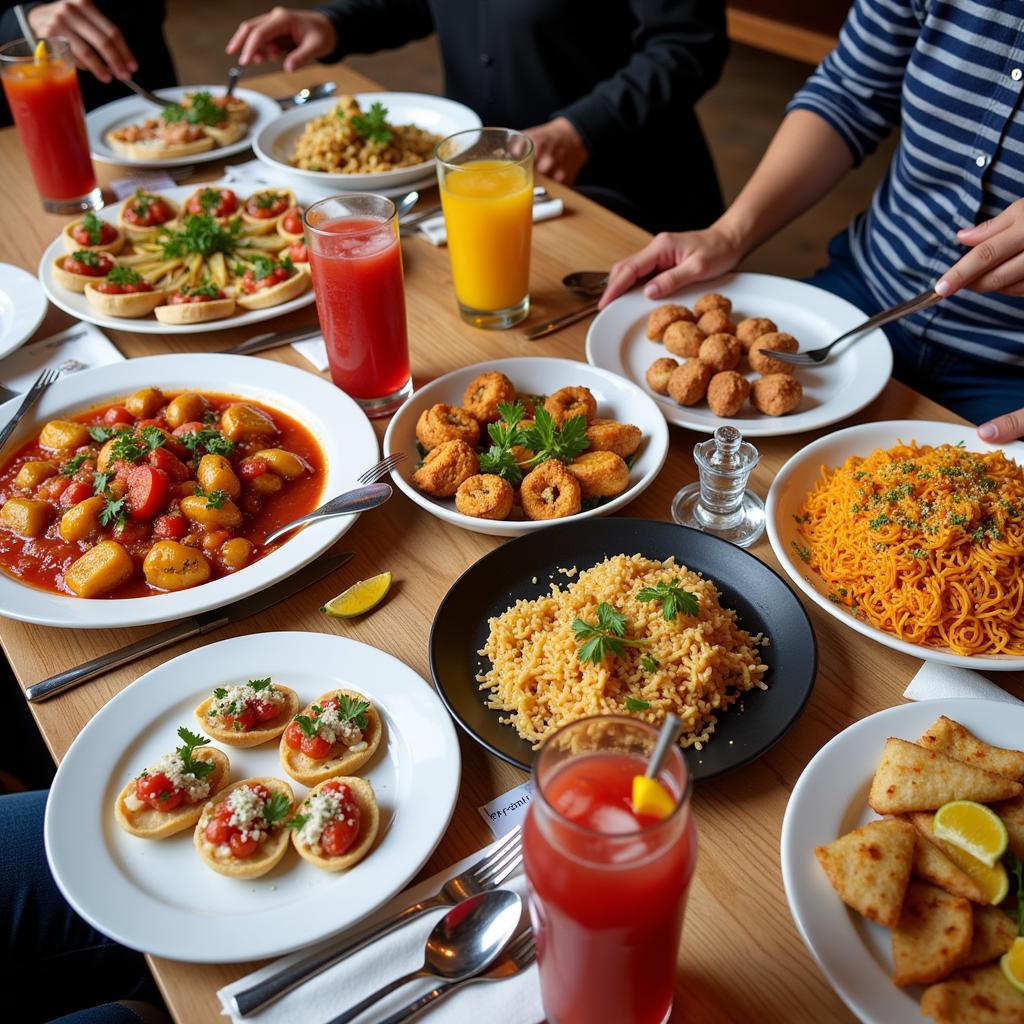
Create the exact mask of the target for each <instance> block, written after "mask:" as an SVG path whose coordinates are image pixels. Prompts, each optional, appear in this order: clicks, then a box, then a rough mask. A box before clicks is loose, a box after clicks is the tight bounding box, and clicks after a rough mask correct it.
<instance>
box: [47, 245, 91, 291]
mask: <svg viewBox="0 0 1024 1024" xmlns="http://www.w3.org/2000/svg"><path fill="white" fill-rule="evenodd" d="M75 251H76V252H77V251H78V250H77V249H76V250H75ZM70 255H71V254H70V253H66V254H65V255H64V256H57V257H56V258H55V259H54V261H53V263H52V264H51V266H52V267H53V271H52V273H53V279H54V281H56V282H57V284H59V285H60V286H61V288H67V289H68V291H72V292H78V293H79V294H82V293H83V292H84V291H85V286H86V285H87V284H95V283H96V282H97V281H102V280H103V278H102V277H91V276H90V275H89V274H73V273H71V271H70V270H65V269H64V260H65V259H66V258H67V256H70Z"/></svg>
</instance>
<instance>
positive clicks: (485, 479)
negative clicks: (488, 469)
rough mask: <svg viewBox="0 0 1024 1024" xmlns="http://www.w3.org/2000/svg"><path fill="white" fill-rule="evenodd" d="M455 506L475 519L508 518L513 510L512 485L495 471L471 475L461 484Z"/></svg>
mask: <svg viewBox="0 0 1024 1024" xmlns="http://www.w3.org/2000/svg"><path fill="white" fill-rule="evenodd" d="M455 507H456V508H457V509H458V510H459V511H460V512H461V513H462V514H463V515H464V516H473V517H474V518H475V519H508V517H509V513H510V512H511V511H512V485H511V484H510V483H509V482H508V481H507V480H504V479H502V478H501V477H500V476H497V475H496V474H494V473H482V474H479V475H477V476H471V477H470V478H469V479H468V480H463V481H462V483H461V484H459V489H458V490H457V491H456V492H455Z"/></svg>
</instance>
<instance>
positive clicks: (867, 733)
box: [780, 697, 1024, 1024]
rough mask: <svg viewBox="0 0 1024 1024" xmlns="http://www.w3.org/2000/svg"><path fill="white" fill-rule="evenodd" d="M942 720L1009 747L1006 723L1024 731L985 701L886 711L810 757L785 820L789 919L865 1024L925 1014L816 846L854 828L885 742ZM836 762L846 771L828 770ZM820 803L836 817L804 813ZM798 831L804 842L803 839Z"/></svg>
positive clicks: (1006, 709)
mask: <svg viewBox="0 0 1024 1024" xmlns="http://www.w3.org/2000/svg"><path fill="white" fill-rule="evenodd" d="M940 715H946V716H948V717H949V718H952V719H953V720H954V721H958V722H961V723H962V724H963V725H964V726H966V727H967V728H968V729H969V730H970V731H971V732H973V733H975V735H977V736H979V737H980V738H981V739H985V740H988V741H989V742H992V743H996V744H1001V745H1004V746H1005V745H1008V744H1009V743H1010V742H1011V739H1010V737H1011V734H1012V729H1013V727H1012V726H1008V725H1006V720H1007V718H1011V719H1019V724H1018V725H1017V726H1016V728H1017V729H1018V730H1021V731H1024V707H1021V706H1016V705H1013V704H1010V703H1004V702H1003V701H994V700H987V699H985V698H977V697H955V698H945V699H940V700H924V701H917V702H914V703H910V704H898V705H896V706H895V707H891V708H885V709H884V710H882V711H877V712H875V713H874V714H873V715H869V716H868V717H867V718H862V719H860V721H857V722H854V723H853V724H852V725H849V726H847V728H845V729H844V730H843V731H842V732H840V733H839V734H838V735H836V736H833V737H832V739H830V740H829V741H828V743H826V744H825V745H824V746H823V747H822V748H821V749H820V750H819V751H818V752H817V753H816V754H815V755H814V757H813V758H811V760H810V761H809V762H808V764H807V766H806V767H805V768H804V770H803V771H802V772H801V774H800V778H799V779H798V780H797V783H796V785H795V786H794V787H793V791H792V793H791V794H790V797H789V801H788V803H787V805H786V811H785V814H784V816H783V819H782V833H781V839H780V857H781V863H782V881H783V886H784V888H785V891H786V899H787V901H788V903H789V909H790V914H791V915H792V917H793V921H794V923H795V924H796V926H797V930H798V931H799V933H800V938H801V939H802V940H803V942H804V945H805V946H806V947H807V949H808V951H809V952H810V953H811V955H812V956H813V957H814V960H815V962H816V963H817V964H818V966H819V967H820V968H821V971H822V973H823V974H824V975H825V977H826V979H827V980H828V982H829V984H830V985H831V986H832V988H833V989H834V990H835V992H836V994H837V995H838V996H839V997H840V998H841V999H842V1000H843V1002H844V1003H846V1005H847V1006H848V1007H849V1009H850V1010H851V1011H852V1012H853V1013H855V1014H856V1015H857V1016H858V1017H859V1018H860V1020H862V1021H864V1022H865V1024H915V1022H917V1021H920V1020H921V1016H920V1009H919V1007H918V1003H917V1000H916V999H915V998H914V996H913V995H910V994H908V993H907V992H905V991H904V990H902V989H899V988H897V987H896V986H895V985H894V984H893V983H892V979H891V978H890V977H889V976H888V975H886V974H885V973H884V971H880V970H879V964H878V962H877V960H876V959H875V958H874V956H873V955H872V953H871V950H870V949H869V948H868V947H867V945H866V944H865V943H864V942H863V940H861V939H860V938H859V936H857V934H856V931H857V928H858V927H863V928H879V927H880V926H878V925H872V924H871V923H870V922H867V921H863V920H861V919H860V915H858V914H857V912H856V911H854V910H849V909H848V908H847V907H846V905H845V904H844V903H843V902H842V900H841V899H840V898H839V896H838V894H837V893H836V892H835V890H834V889H833V888H832V886H831V885H830V884H829V881H828V879H827V878H826V876H825V873H824V872H823V871H822V870H821V868H820V866H819V865H818V863H817V860H816V859H815V857H814V847H815V846H819V845H824V844H826V843H829V842H831V841H832V840H833V839H836V838H837V837H838V836H840V835H842V834H844V833H845V832H846V831H848V830H849V829H850V828H853V827H856V825H851V824H849V821H848V814H849V811H850V808H851V806H852V804H853V802H854V801H855V800H856V799H857V794H858V792H859V791H860V790H863V791H864V793H865V794H866V792H867V785H868V783H869V782H870V779H871V776H872V775H873V774H874V770H875V768H876V767H877V764H878V760H879V758H880V757H881V756H882V748H883V747H884V745H885V741H886V739H887V738H888V737H889V736H898V737H901V738H903V739H908V740H911V741H913V740H914V739H915V738H916V737H917V736H919V735H920V734H921V733H922V732H923V731H924V730H925V729H927V728H928V726H930V725H931V724H932V722H934V721H935V719H937V718H938V717H939V716H940ZM1001 724H1002V725H1003V727H1004V730H1005V731H1004V732H1003V733H1002V734H1000V733H999V727H1000V725H1001ZM988 729H994V730H995V734H994V735H993V734H988V735H987V734H986V730H988ZM1020 734H1021V733H1020V731H1018V732H1017V733H1016V736H1017V741H1016V742H1017V745H1019V738H1020ZM861 743H863V744H865V745H866V744H868V743H871V744H873V746H872V759H871V760H870V764H865V769H866V774H865V776H864V777H860V776H857V775H856V774H855V772H853V771H851V768H852V767H853V766H852V765H851V757H850V754H849V752H848V748H850V747H853V748H854V749H856V748H857V746H858V745H859V744H861ZM858 756H859V755H858ZM833 761H835V762H836V763H837V764H838V766H839V768H840V769H841V770H838V771H832V772H829V771H828V770H827V766H828V765H831V764H832V763H833ZM836 780H839V788H841V789H842V790H843V793H844V794H846V796H847V797H848V799H844V798H843V796H842V795H840V798H839V799H837V798H836V788H837V787H836ZM816 797H820V799H819V801H818V802H820V803H823V804H825V805H826V806H827V807H828V808H830V809H832V810H833V811H834V814H831V815H830V814H829V813H826V812H825V809H824V808H818V809H813V808H812V809H811V810H805V809H804V808H805V805H808V804H810V802H811V801H812V800H814V799H815V798H816ZM869 814H870V808H868V806H867V803H866V802H865V803H864V816H867V815H869ZM805 818H806V821H805ZM859 820H860V818H858V819H857V821H858V822H859ZM798 830H802V831H803V832H804V835H803V836H798V835H797V831H798ZM808 834H809V835H810V837H811V838H808ZM810 879H813V882H812V881H809V880H810ZM822 900H828V901H829V902H828V903H827V904H825V906H826V907H827V910H826V913H827V914H828V918H829V929H828V935H827V936H823V935H822V934H821V933H820V929H819V928H818V927H816V924H817V922H813V920H812V914H813V911H814V910H815V909H817V908H819V907H820V906H821V905H822V904H821V901H822ZM837 929H841V930H842V931H843V932H844V933H845V932H846V931H847V929H849V934H844V935H842V937H841V945H840V947H839V948H838V949H837V947H836V941H835V939H836V935H837Z"/></svg>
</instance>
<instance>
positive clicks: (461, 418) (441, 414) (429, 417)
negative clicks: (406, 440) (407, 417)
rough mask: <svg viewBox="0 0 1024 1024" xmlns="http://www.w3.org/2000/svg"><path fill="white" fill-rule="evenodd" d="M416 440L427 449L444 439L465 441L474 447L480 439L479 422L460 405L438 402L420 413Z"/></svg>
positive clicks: (434, 446)
mask: <svg viewBox="0 0 1024 1024" xmlns="http://www.w3.org/2000/svg"><path fill="white" fill-rule="evenodd" d="M416 440H417V441H419V443H420V444H421V445H423V447H424V448H426V449H427V450H428V451H429V450H430V449H431V448H436V447H437V446H438V445H439V444H444V443H445V441H465V442H466V444H468V445H469V446H470V448H475V447H476V446H477V444H478V443H479V441H480V424H479V423H477V421H476V420H475V419H474V418H473V417H472V416H471V415H470V414H469V413H468V412H467V411H466V410H465V409H463V408H461V407H460V406H458V405H444V404H443V403H441V402H438V404H437V405H432V406H431V407H430V408H429V409H424V410H423V412H421V413H420V418H419V419H418V420H417V421H416Z"/></svg>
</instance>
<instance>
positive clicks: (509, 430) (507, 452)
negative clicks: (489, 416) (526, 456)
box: [480, 402, 526, 487]
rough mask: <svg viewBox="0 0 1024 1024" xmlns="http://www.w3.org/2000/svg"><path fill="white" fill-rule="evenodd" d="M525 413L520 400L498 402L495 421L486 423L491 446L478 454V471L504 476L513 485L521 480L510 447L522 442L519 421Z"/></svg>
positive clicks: (517, 464) (521, 477) (520, 473)
mask: <svg viewBox="0 0 1024 1024" xmlns="http://www.w3.org/2000/svg"><path fill="white" fill-rule="evenodd" d="M525 415H526V409H525V408H524V406H523V403H522V402H513V403H509V402H499V403H498V416H499V417H500V419H499V420H498V422H497V423H489V424H488V425H487V433H488V434H489V435H490V438H491V446H490V448H488V449H487V451H485V452H484V453H483V454H482V455H481V456H480V471H481V472H483V473H494V474H496V475H497V476H500V477H504V479H505V480H507V481H508V482H509V483H510V484H512V486H513V487H515V486H517V485H518V484H519V483H521V482H522V479H523V471H522V470H521V469H520V468H519V463H518V462H516V457H515V453H514V452H513V451H512V449H513V448H514V447H515V446H516V445H518V444H521V443H522V436H523V431H522V430H520V429H519V421H520V420H521V419H522V418H523V416H525Z"/></svg>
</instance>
